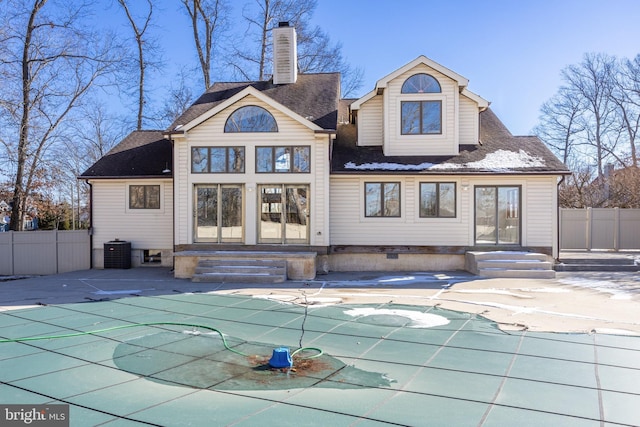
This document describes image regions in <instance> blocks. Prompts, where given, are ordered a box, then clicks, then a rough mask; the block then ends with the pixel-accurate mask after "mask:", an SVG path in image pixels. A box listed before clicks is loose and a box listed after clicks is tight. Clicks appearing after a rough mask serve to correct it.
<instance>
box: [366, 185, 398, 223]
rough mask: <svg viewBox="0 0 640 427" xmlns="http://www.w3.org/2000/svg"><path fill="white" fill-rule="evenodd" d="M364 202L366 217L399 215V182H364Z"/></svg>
mask: <svg viewBox="0 0 640 427" xmlns="http://www.w3.org/2000/svg"><path fill="white" fill-rule="evenodd" d="M364 204H365V207H364V209H365V212H364V215H365V216H366V217H399V216H400V183H399V182H366V183H365V184H364Z"/></svg>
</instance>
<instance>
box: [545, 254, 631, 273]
mask: <svg viewBox="0 0 640 427" xmlns="http://www.w3.org/2000/svg"><path fill="white" fill-rule="evenodd" d="M639 267H640V266H638V264H636V261H635V260H634V259H633V258H627V257H621V258H611V257H593V258H566V259H563V258H561V259H560V260H559V261H558V263H557V264H556V265H555V266H554V268H555V270H556V271H640V268H639Z"/></svg>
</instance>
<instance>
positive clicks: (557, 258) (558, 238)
mask: <svg viewBox="0 0 640 427" xmlns="http://www.w3.org/2000/svg"><path fill="white" fill-rule="evenodd" d="M564 179H565V176H564V175H562V176H561V177H560V181H558V184H557V185H556V187H557V188H556V209H557V213H556V230H557V231H556V247H557V248H558V256H557V257H556V262H560V186H561V185H562V183H563V182H564Z"/></svg>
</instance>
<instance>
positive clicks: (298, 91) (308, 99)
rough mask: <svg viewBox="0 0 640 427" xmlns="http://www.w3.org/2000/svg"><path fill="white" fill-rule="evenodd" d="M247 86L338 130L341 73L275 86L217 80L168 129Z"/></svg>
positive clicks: (304, 76) (305, 76)
mask: <svg viewBox="0 0 640 427" xmlns="http://www.w3.org/2000/svg"><path fill="white" fill-rule="evenodd" d="M248 86H252V87H253V88H255V89H257V90H259V91H260V92H262V93H264V94H265V95H267V96H268V97H270V98H272V99H273V100H275V101H277V102H278V103H280V104H282V105H284V106H285V107H287V108H289V109H290V110H291V111H293V112H295V113H297V114H299V115H300V116H302V117H304V118H306V119H308V120H310V121H312V122H313V123H315V124H316V125H318V126H320V127H321V128H323V129H336V124H337V118H338V111H337V110H338V102H339V100H340V74H339V73H318V74H298V80H297V81H296V82H295V83H291V84H285V85H274V84H273V83H272V82H271V81H256V82H227V83H224V82H222V83H215V84H214V85H213V86H211V87H210V88H209V90H208V91H207V92H205V93H204V94H203V95H202V96H200V98H198V99H197V100H196V102H194V103H193V105H191V107H189V108H188V109H187V110H186V111H185V112H184V113H183V114H182V115H181V116H180V117H178V118H177V119H176V120H175V121H174V122H173V123H172V124H171V126H169V129H168V131H169V132H171V131H173V130H175V128H176V127H177V126H179V125H185V124H187V123H189V122H190V121H192V120H194V119H196V118H197V117H199V116H201V115H202V114H204V113H206V112H207V111H209V110H210V109H212V108H213V107H215V106H216V105H218V104H220V103H221V102H223V101H225V100H227V99H229V98H231V97H232V96H234V95H235V94H237V93H239V92H241V91H242V90H243V89H245V88H246V87H248Z"/></svg>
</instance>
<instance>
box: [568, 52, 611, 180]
mask: <svg viewBox="0 0 640 427" xmlns="http://www.w3.org/2000/svg"><path fill="white" fill-rule="evenodd" d="M615 69H616V61H615V58H613V57H610V56H608V55H605V54H593V53H592V54H586V55H585V56H584V58H583V61H582V63H580V64H579V65H570V66H569V67H567V68H565V69H564V70H563V71H562V76H563V79H564V80H565V82H566V87H567V90H569V91H571V92H572V93H573V94H572V96H576V97H578V98H580V99H581V100H582V103H583V105H584V109H583V111H582V113H581V115H580V117H581V120H582V123H581V125H582V126H583V127H584V132H583V133H582V135H583V139H582V141H581V142H580V144H586V145H588V146H590V147H591V148H593V149H594V151H595V152H594V153H593V154H594V155H595V157H594V160H595V164H596V170H597V173H598V177H599V178H601V179H602V178H603V176H604V171H603V168H604V165H605V163H606V162H607V157H609V156H610V155H612V154H613V153H614V152H615V148H616V143H617V134H616V130H617V129H616V128H617V126H618V125H617V122H616V115H615V111H616V105H615V104H614V103H613V102H612V99H611V92H612V90H613V79H614V74H615ZM585 154H586V155H589V153H585Z"/></svg>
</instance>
